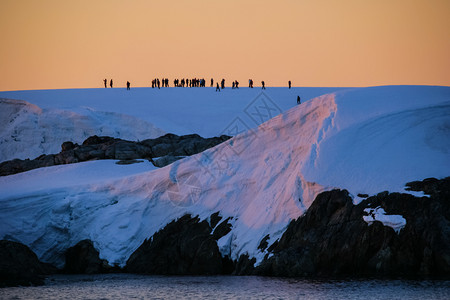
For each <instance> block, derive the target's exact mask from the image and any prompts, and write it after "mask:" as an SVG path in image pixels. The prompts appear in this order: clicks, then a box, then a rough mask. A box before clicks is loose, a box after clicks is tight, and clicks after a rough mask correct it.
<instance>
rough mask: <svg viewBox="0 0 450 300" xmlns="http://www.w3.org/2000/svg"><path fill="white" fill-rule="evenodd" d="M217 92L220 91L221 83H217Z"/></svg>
mask: <svg viewBox="0 0 450 300" xmlns="http://www.w3.org/2000/svg"><path fill="white" fill-rule="evenodd" d="M216 92H220V87H219V83H217V86H216Z"/></svg>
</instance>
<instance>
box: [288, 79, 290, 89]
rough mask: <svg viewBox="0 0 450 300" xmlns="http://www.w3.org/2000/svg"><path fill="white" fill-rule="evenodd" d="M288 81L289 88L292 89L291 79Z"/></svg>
mask: <svg viewBox="0 0 450 300" xmlns="http://www.w3.org/2000/svg"><path fill="white" fill-rule="evenodd" d="M288 83H289V89H290V88H291V81H290V80H289V82H288Z"/></svg>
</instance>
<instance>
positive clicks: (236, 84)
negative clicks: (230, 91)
mask: <svg viewBox="0 0 450 300" xmlns="http://www.w3.org/2000/svg"><path fill="white" fill-rule="evenodd" d="M234 86H235V87H236V88H237V89H238V88H239V81H237V80H236V83H235V84H234Z"/></svg>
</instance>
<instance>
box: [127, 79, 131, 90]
mask: <svg viewBox="0 0 450 300" xmlns="http://www.w3.org/2000/svg"><path fill="white" fill-rule="evenodd" d="M130 85H131V84H130V82H129V81H127V90H128V91H129V90H130Z"/></svg>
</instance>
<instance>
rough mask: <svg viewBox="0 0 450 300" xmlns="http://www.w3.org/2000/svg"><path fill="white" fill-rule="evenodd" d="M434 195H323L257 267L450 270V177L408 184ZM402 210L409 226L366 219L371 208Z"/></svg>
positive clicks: (315, 272) (383, 272)
mask: <svg viewBox="0 0 450 300" xmlns="http://www.w3.org/2000/svg"><path fill="white" fill-rule="evenodd" d="M408 186H409V187H410V188H411V189H414V190H423V191H425V192H426V193H428V194H429V195H430V197H429V198H428V197H421V198H418V197H414V196H412V195H409V194H399V193H391V194H390V193H388V192H383V193H380V194H378V195H376V196H373V197H369V198H368V199H366V200H364V201H363V202H361V203H360V204H358V205H353V203H352V199H351V198H350V197H349V195H348V192H347V191H345V190H333V191H330V192H324V193H321V194H320V195H318V196H317V198H316V200H315V201H314V202H313V204H312V205H311V207H310V208H309V209H308V210H307V212H306V213H305V215H303V216H302V217H300V218H299V219H297V220H295V221H292V222H291V223H290V224H289V226H288V228H287V230H286V232H285V233H284V234H283V236H282V237H281V239H280V240H279V241H278V242H277V244H276V245H274V246H273V247H270V248H269V249H270V250H271V251H272V254H273V255H271V256H270V258H267V259H265V260H264V261H263V262H262V264H261V265H259V266H258V267H257V269H256V273H257V274H260V275H270V276H361V275H363V276H364V275H368V276H421V277H428V276H438V277H442V276H443V277H448V276H450V178H446V179H442V180H437V179H427V180H424V181H422V182H414V183H410V184H408ZM368 207H371V208H375V207H382V208H383V209H384V210H385V211H386V214H388V215H402V216H403V217H404V218H405V219H406V225H405V227H404V228H403V229H402V230H401V231H400V232H399V233H398V234H397V233H396V232H395V231H394V230H393V229H392V228H391V227H387V226H384V225H383V224H382V223H381V222H378V221H375V222H373V223H372V224H371V225H368V224H367V223H366V222H365V221H364V220H363V215H364V214H365V212H364V209H365V208H368Z"/></svg>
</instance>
